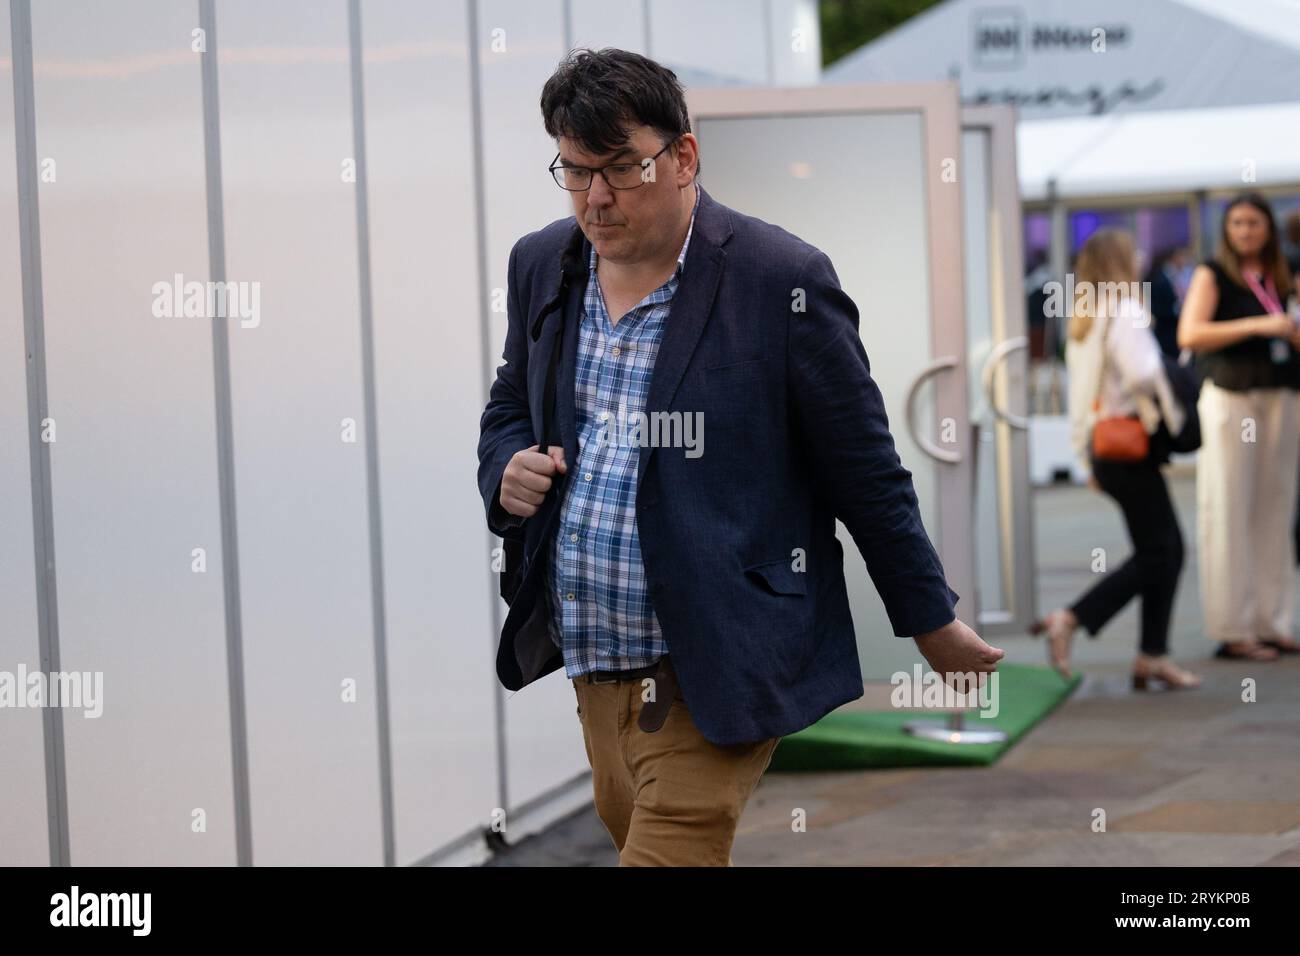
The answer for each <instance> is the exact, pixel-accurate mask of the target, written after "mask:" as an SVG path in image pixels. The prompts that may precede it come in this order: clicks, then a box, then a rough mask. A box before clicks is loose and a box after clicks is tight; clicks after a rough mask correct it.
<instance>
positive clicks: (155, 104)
mask: <svg viewBox="0 0 1300 956" xmlns="http://www.w3.org/2000/svg"><path fill="white" fill-rule="evenodd" d="M32 6H33V11H32V32H33V46H34V51H35V73H36V77H35V81H36V134H37V149H38V156H39V158H40V161H41V163H42V164H43V170H44V174H45V175H44V176H43V178H42V183H41V186H40V207H41V208H40V213H41V245H42V249H41V252H42V267H43V271H44V298H45V336H46V354H47V366H48V372H49V379H48V381H49V402H50V413H51V416H52V417H53V418H54V420H55V423H56V432H55V436H56V440H55V442H54V443H53V445H52V446H51V459H52V462H51V469H52V482H53V512H54V535H55V557H56V561H57V570H58V600H59V628H60V646H61V652H62V662H61V663H62V667H63V669H64V670H65V671H78V672H92V673H96V672H97V673H101V674H102V680H103V685H102V691H103V700H102V716H100V717H98V718H89V717H86V716H84V714H85V713H88V712H89V711H84V710H83V711H80V712H78V711H73V710H68V711H65V713H64V728H65V736H66V759H67V780H68V814H69V829H70V847H71V860H72V862H73V863H74V864H75V865H80V866H88V865H89V866H94V865H105V864H122V865H128V866H129V865H153V864H176V863H182V864H227V863H231V862H233V860H234V838H233V835H232V829H233V811H232V799H231V783H230V781H231V775H230V730H229V720H228V696H227V686H226V645H225V630H224V613H223V593H222V578H221V561H222V554H221V538H220V523H219V506H218V499H217V484H216V438H215V424H214V411H213V379H212V354H211V325H210V321H209V320H208V319H205V318H201V317H185V316H183V315H181V316H176V317H169V316H163V317H159V316H157V315H156V314H155V310H154V308H153V306H154V302H155V292H154V288H153V287H154V284H155V283H159V282H163V283H170V282H172V281H173V277H174V276H175V275H176V274H178V273H179V274H181V275H183V276H184V277H185V278H186V279H187V280H198V281H203V280H206V278H207V261H208V260H207V253H208V248H207V226H206V212H205V198H204V197H205V193H204V165H203V136H202V116H201V107H200V102H201V101H200V81H199V57H198V56H197V54H195V53H194V52H192V51H191V48H190V43H191V30H193V29H194V27H195V26H196V14H197V11H196V9H195V7H194V6H193V5H192V4H176V3H172V2H167V0H122V2H119V3H114V4H112V5H108V4H102V3H95V2H90V0H68V2H63V3H58V4H46V3H36V4H33V5H32ZM198 548H202V549H204V551H205V552H206V572H203V573H196V572H195V571H194V570H193V569H192V568H193V567H194V564H193V561H194V558H193V557H192V552H193V551H194V549H198ZM197 811H202V813H203V814H205V816H206V832H192V829H191V822H192V818H193V815H194V814H195V813H196V812H197Z"/></svg>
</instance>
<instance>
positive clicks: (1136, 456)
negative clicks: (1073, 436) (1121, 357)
mask: <svg viewBox="0 0 1300 956" xmlns="http://www.w3.org/2000/svg"><path fill="white" fill-rule="evenodd" d="M1109 331H1110V324H1109V322H1107V324H1106V327H1105V328H1103V329H1102V330H1101V371H1100V372H1099V373H1098V374H1097V394H1096V395H1095V396H1094V397H1093V399H1092V410H1093V412H1094V413H1095V414H1096V413H1100V412H1101V383H1102V380H1103V379H1104V377H1105V375H1106V333H1107V332H1109ZM1150 450H1151V443H1150V438H1149V437H1148V435H1147V430H1146V428H1145V427H1144V426H1143V424H1142V420H1141V419H1139V418H1138V417H1137V416H1136V415H1114V416H1111V417H1109V418H1098V419H1097V420H1096V422H1095V423H1094V424H1093V426H1092V456H1093V457H1094V458H1096V459H1097V460H1098V461H1125V462H1134V461H1142V460H1143V459H1144V458H1146V457H1147V454H1148V453H1149V452H1150Z"/></svg>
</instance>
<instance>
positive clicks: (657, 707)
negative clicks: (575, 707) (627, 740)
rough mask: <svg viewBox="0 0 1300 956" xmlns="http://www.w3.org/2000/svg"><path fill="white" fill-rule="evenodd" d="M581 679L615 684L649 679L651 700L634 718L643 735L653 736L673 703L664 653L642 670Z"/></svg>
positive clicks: (670, 672) (672, 686)
mask: <svg viewBox="0 0 1300 956" xmlns="http://www.w3.org/2000/svg"><path fill="white" fill-rule="evenodd" d="M583 676H584V677H585V678H586V680H587V683H589V684H617V683H623V682H624V681H640V680H645V679H646V678H650V679H651V680H653V681H654V683H653V685H652V688H653V689H652V694H653V699H652V700H647V701H646V702H645V703H643V704H642V705H641V713H640V715H639V716H638V717H637V726H638V727H640V728H641V729H642V730H643V731H645V732H646V733H647V734H653V733H654V732H655V731H656V730H658V729H659V728H660V727H662V726H663V725H664V721H665V720H667V719H668V711H670V710H671V709H672V706H673V700H674V699H675V698H676V697H677V675H676V673H674V672H673V666H672V663H671V662H670V661H669V660H668V655H667V654H665V655H664V656H663V657H661V658H659V660H657V661H655V662H654V663H653V664H647V665H646V666H645V667H634V668H632V669H631V670H626V671H590V672H589V673H587V674H584V675H583Z"/></svg>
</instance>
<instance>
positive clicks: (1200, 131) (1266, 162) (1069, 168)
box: [1017, 103, 1300, 202]
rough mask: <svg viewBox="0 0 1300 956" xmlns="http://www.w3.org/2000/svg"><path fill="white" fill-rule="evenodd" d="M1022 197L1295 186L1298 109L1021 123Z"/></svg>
mask: <svg viewBox="0 0 1300 956" xmlns="http://www.w3.org/2000/svg"><path fill="white" fill-rule="evenodd" d="M1017 153H1018V161H1019V163H1018V164H1019V169H1020V193H1021V198H1022V199H1024V200H1025V201H1027V202H1032V201H1036V200H1046V199H1048V198H1049V197H1050V190H1049V185H1050V184H1053V183H1054V184H1055V195H1056V196H1057V197H1059V198H1061V199H1076V198H1086V197H1095V196H1103V195H1104V196H1115V195H1122V194H1139V193H1140V194H1148V195H1149V194H1152V193H1173V192H1176V193H1187V192H1195V191H1198V190H1212V189H1231V188H1244V187H1245V186H1246V185H1248V184H1249V185H1255V186H1264V187H1266V186H1285V185H1291V184H1296V183H1300V103H1276V104H1263V105H1259V106H1236V107H1214V108H1207V109H1191V110H1163V111H1160V112H1140V113H1139V112H1134V113H1122V114H1116V115H1110V116H1079V117H1068V118H1065V119H1053V120H1039V121H1037V122H1022V123H1020V124H1019V128H1018V130H1017Z"/></svg>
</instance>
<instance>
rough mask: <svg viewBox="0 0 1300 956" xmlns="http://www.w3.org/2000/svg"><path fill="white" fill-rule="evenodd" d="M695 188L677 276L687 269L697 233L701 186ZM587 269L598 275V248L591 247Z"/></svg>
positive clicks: (678, 262)
mask: <svg viewBox="0 0 1300 956" xmlns="http://www.w3.org/2000/svg"><path fill="white" fill-rule="evenodd" d="M693 185H694V186H695V205H694V206H693V207H691V224H690V225H689V226H687V227H686V240H685V241H684V242H683V243H682V251H681V252H679V253H677V269H676V273H675V274H676V275H681V274H682V271H683V270H684V269H685V268H686V250H687V249H688V248H690V245H691V233H692V232H694V231H695V214H696V213H697V212H699V209H700V184H699V183H694V184H693ZM587 269H588V271H589V272H591V274H592V275H595V273H596V247H595V245H593V246H592V247H591V255H590V256H589V257H588V259H587Z"/></svg>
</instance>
